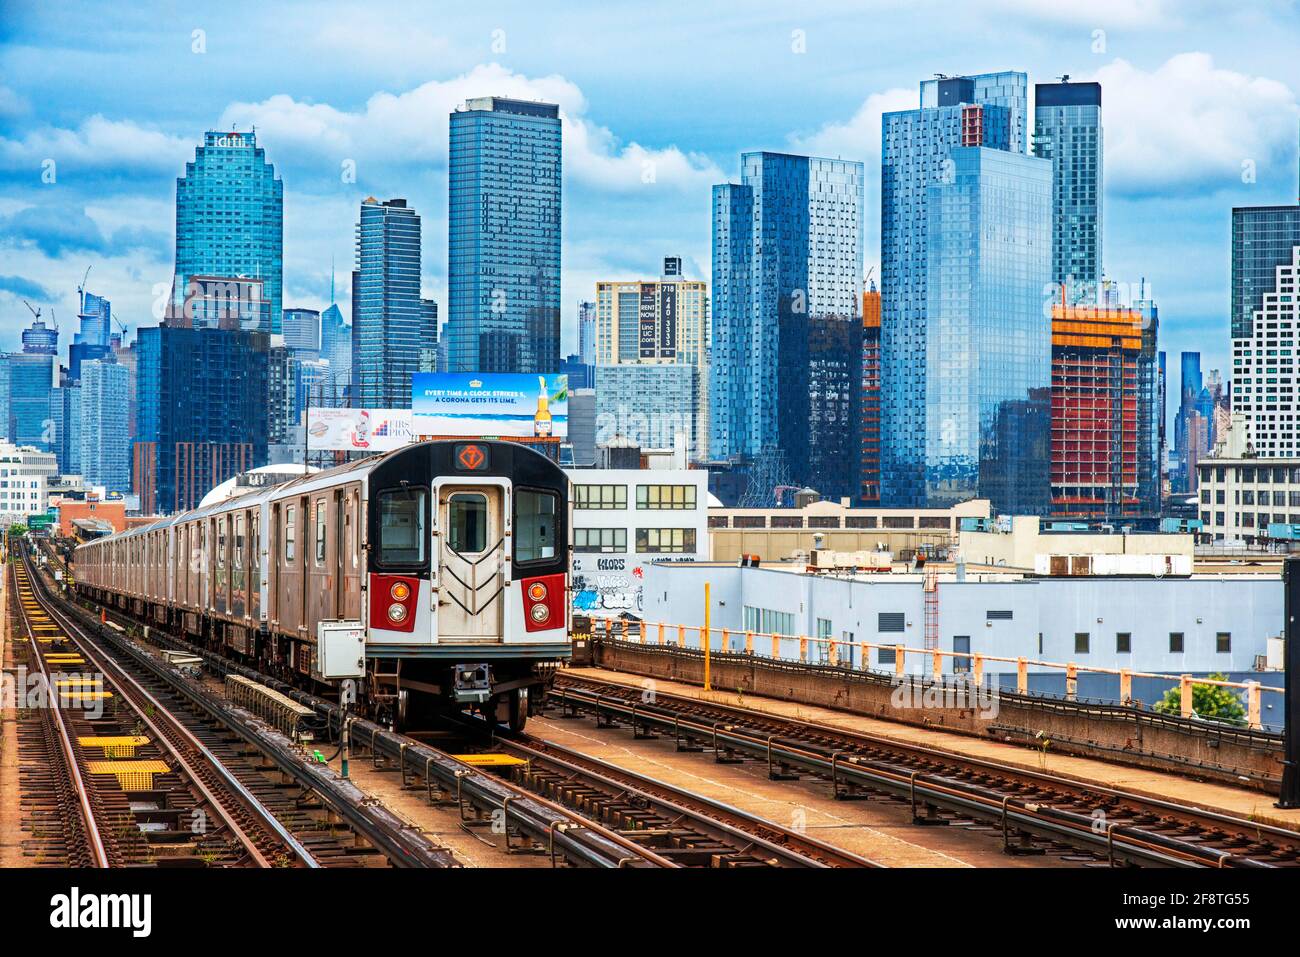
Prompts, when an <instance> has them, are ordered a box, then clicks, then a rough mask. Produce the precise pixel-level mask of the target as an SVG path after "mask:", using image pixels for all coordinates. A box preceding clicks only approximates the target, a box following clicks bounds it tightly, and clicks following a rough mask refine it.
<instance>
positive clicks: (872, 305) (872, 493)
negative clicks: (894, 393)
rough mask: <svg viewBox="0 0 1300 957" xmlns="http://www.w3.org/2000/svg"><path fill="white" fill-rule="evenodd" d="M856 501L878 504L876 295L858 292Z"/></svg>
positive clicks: (877, 323)
mask: <svg viewBox="0 0 1300 957" xmlns="http://www.w3.org/2000/svg"><path fill="white" fill-rule="evenodd" d="M858 498H859V500H860V501H862V502H865V503H869V504H877V503H879V502H880V291H879V290H878V289H876V284H875V282H872V283H871V288H870V289H864V290H863V291H862V487H861V491H860V492H859V493H858Z"/></svg>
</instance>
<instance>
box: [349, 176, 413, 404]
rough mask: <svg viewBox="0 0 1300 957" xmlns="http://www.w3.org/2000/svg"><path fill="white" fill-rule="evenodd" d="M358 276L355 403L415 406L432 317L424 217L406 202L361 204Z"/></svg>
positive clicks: (354, 305)
mask: <svg viewBox="0 0 1300 957" xmlns="http://www.w3.org/2000/svg"><path fill="white" fill-rule="evenodd" d="M352 276H353V280H352V405H353V407H354V408H359V409H409V408H410V407H411V376H412V375H414V374H415V373H416V372H418V371H419V370H420V349H421V347H422V346H423V345H424V344H425V343H424V340H423V333H424V330H425V327H426V319H425V307H424V305H423V304H422V302H421V300H420V217H419V216H418V215H416V212H415V210H414V209H412V208H411V207H409V206H407V205H406V200H404V199H390V200H388V201H387V202H384V203H381V202H379V200H377V199H375V198H374V197H373V196H371V197H369V198H367V199H366V201H365V202H363V203H362V204H361V218H360V221H359V222H358V224H357V268H356V271H355V272H353V274H352Z"/></svg>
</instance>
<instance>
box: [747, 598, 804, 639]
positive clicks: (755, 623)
mask: <svg viewBox="0 0 1300 957" xmlns="http://www.w3.org/2000/svg"><path fill="white" fill-rule="evenodd" d="M744 618H745V630H746V631H752V632H757V633H760V634H764V635H793V634H794V613H793V612H788V611H775V610H773V609H771V608H758V607H755V606H753V605H745V606H744Z"/></svg>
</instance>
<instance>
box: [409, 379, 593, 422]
mask: <svg viewBox="0 0 1300 957" xmlns="http://www.w3.org/2000/svg"><path fill="white" fill-rule="evenodd" d="M411 412H412V415H413V416H414V421H413V427H414V429H415V431H416V432H417V433H418V434H419V435H472V436H484V437H495V436H511V437H518V438H523V437H529V438H563V437H564V436H565V435H567V434H568V422H569V377H568V376H567V375H554V374H552V375H532V374H528V373H501V372H493V373H488V372H484V373H461V372H419V373H416V374H415V375H414V376H412V377H411Z"/></svg>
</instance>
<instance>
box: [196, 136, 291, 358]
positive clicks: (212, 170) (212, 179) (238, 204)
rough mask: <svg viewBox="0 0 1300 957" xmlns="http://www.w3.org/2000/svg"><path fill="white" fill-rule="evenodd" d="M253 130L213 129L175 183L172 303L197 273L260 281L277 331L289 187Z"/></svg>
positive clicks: (272, 327) (269, 320) (271, 328)
mask: <svg viewBox="0 0 1300 957" xmlns="http://www.w3.org/2000/svg"><path fill="white" fill-rule="evenodd" d="M264 153H265V151H264V150H262V149H260V148H259V147H258V146H257V136H256V134H254V133H236V132H229V133H223V132H219V131H208V132H207V133H205V134H204V138H203V145H202V146H200V147H198V148H197V149H195V151H194V161H193V162H191V163H186V164H185V175H184V176H182V177H179V178H178V179H177V180H176V277H175V286H174V288H173V290H172V297H173V306H174V307H176V308H179V307H181V306H183V305H184V303H185V301H186V291H187V287H188V285H189V283H190V281H191V279H192V278H193V277H195V276H223V277H229V278H235V277H247V278H256V279H261V280H262V281H263V283H264V291H263V295H264V296H265V298H266V300H267V301H268V303H269V304H270V308H269V310H268V312H267V318H266V322H267V323H268V326H267V328H265V329H261V330H259V331H262V332H279V331H280V316H281V312H280V310H281V300H282V294H283V283H282V273H283V259H284V184H283V183H281V181H280V180H278V179H276V176H275V167H274V166H272V165H271V164H270V163H268V162H267V161H266V157H265V155H264Z"/></svg>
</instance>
